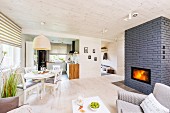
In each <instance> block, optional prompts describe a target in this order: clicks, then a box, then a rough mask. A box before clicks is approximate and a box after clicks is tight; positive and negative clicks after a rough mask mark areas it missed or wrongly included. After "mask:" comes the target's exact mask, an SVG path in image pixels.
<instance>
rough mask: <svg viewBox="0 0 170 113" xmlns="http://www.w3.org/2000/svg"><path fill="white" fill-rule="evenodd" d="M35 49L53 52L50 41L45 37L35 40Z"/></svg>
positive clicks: (41, 36) (40, 36) (38, 37)
mask: <svg viewBox="0 0 170 113" xmlns="http://www.w3.org/2000/svg"><path fill="white" fill-rule="evenodd" d="M33 49H35V50H51V43H50V41H49V39H48V38H47V37H45V36H43V35H39V36H37V37H35V38H34V40H33Z"/></svg>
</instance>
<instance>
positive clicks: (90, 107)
mask: <svg viewBox="0 0 170 113" xmlns="http://www.w3.org/2000/svg"><path fill="white" fill-rule="evenodd" d="M89 108H90V109H91V110H92V111H97V110H98V109H99V108H100V107H99V108H95V109H94V108H91V106H90V105H89Z"/></svg>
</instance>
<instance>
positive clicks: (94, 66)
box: [79, 37, 101, 78]
mask: <svg viewBox="0 0 170 113" xmlns="http://www.w3.org/2000/svg"><path fill="white" fill-rule="evenodd" d="M79 43H80V55H79V63H80V78H89V77H99V76H101V72H100V68H101V40H100V39H96V38H87V37H80V41H79ZM84 47H88V53H84ZM93 49H95V53H93ZM88 55H91V59H88ZM94 57H97V61H94Z"/></svg>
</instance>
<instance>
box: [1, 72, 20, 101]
mask: <svg viewBox="0 0 170 113" xmlns="http://www.w3.org/2000/svg"><path fill="white" fill-rule="evenodd" d="M17 84H18V77H17V73H16V71H14V72H12V71H11V73H10V75H9V76H6V77H4V78H3V86H2V91H1V97H2V98H7V97H14V96H16V93H17Z"/></svg>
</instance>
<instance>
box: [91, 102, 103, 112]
mask: <svg viewBox="0 0 170 113" xmlns="http://www.w3.org/2000/svg"><path fill="white" fill-rule="evenodd" d="M89 107H90V109H91V110H93V111H96V110H98V109H99V108H100V104H99V103H98V102H91V103H90V105H89Z"/></svg>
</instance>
